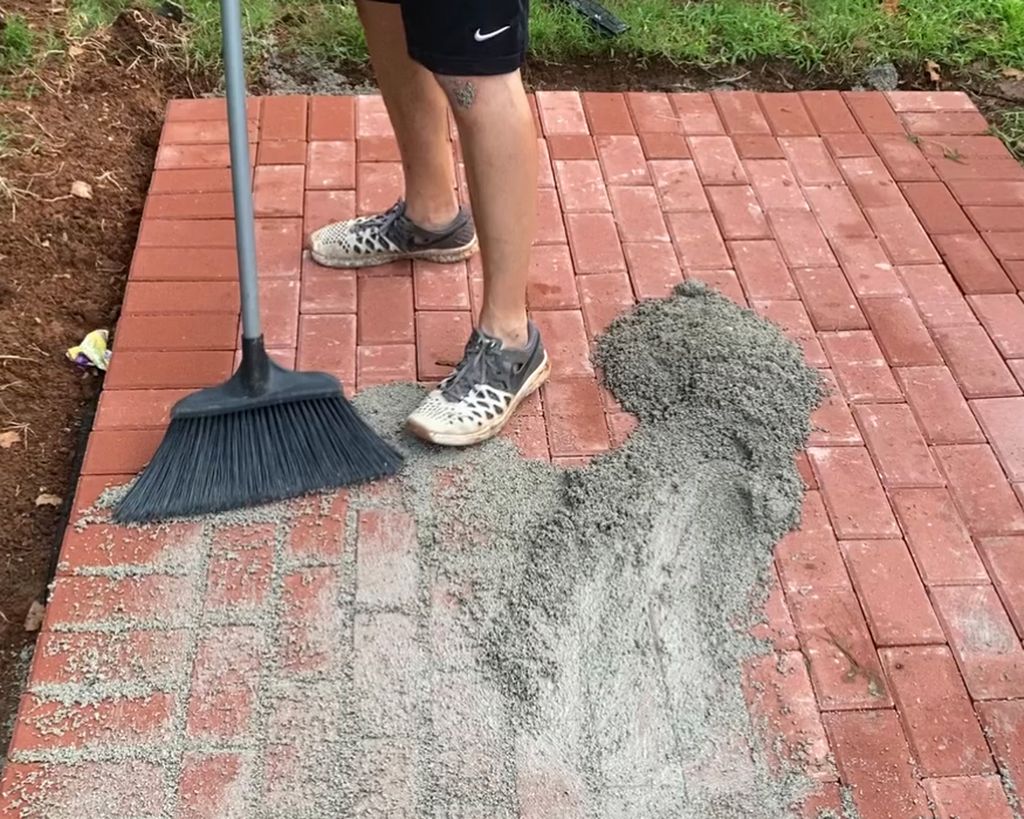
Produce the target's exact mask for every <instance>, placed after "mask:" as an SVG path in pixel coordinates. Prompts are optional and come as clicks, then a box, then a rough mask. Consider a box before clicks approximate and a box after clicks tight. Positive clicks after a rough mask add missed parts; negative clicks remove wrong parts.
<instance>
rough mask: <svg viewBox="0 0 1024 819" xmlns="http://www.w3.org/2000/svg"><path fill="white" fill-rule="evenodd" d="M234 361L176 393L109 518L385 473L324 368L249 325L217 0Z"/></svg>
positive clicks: (249, 270) (234, 139)
mask: <svg viewBox="0 0 1024 819" xmlns="http://www.w3.org/2000/svg"><path fill="white" fill-rule="evenodd" d="M220 8H221V25H222V28H223V31H222V35H223V46H224V67H225V71H226V79H227V107H228V134H229V136H228V138H229V142H230V148H231V184H232V191H233V198H234V205H235V239H236V243H237V248H238V277H239V281H240V283H241V296H242V362H241V365H240V366H239V368H238V370H237V371H236V372H235V374H234V375H233V376H232V377H231V379H230V380H228V381H227V382H225V383H224V384H221V385H220V386H217V387H211V388H208V389H205V390H200V391H199V392H197V393H194V394H192V395H189V396H187V397H185V398H183V399H182V400H181V401H179V402H178V403H177V404H176V405H175V406H174V408H173V410H172V411H171V423H170V426H169V427H168V429H167V434H166V435H165V436H164V439H163V441H162V442H161V444H160V447H159V449H158V450H157V451H156V454H155V455H154V456H153V459H152V460H151V461H150V463H149V465H148V466H147V467H146V468H145V470H144V471H143V472H142V474H141V475H140V476H139V478H138V480H137V481H136V482H135V484H134V485H133V486H132V487H131V489H130V490H129V491H128V494H127V495H126V496H125V497H124V499H123V500H122V501H121V503H120V504H119V505H118V506H117V508H116V509H115V511H114V520H115V521H117V522H124V523H130V522H146V521H154V520H163V519H167V518H175V517H185V516H191V515H197V514H206V513H211V512H222V511H226V510H229V509H237V508H242V507H246V506H253V505H256V504H259V503H266V502H269V501H275V500H282V499H285V498H291V497H296V496H298V495H303V494H307V493H310V492H316V491H319V490H323V489H333V488H337V487H340V486H346V485H348V484H353V483H361V482H364V481H369V480H374V479H376V478H381V477H384V476H386V475H393V474H394V473H395V472H397V471H398V469H399V468H400V466H401V463H402V460H401V456H400V455H399V454H398V453H397V452H396V451H395V450H394V449H392V448H391V447H390V446H389V445H388V444H387V443H385V442H384V441H383V440H382V439H381V438H380V437H379V436H378V435H377V434H376V433H375V432H374V431H373V430H372V429H370V427H369V426H368V425H367V424H366V423H365V422H364V421H363V420H362V419H361V418H360V417H359V416H358V415H357V414H356V411H355V409H354V408H353V407H352V405H351V404H349V402H348V401H346V400H345V396H344V395H343V393H342V391H341V384H340V383H339V382H338V381H337V379H335V378H334V377H332V376H330V375H328V374H327V373H299V372H293V371H291V370H286V369H284V368H283V367H280V366H278V365H277V364H276V363H275V362H273V361H271V360H270V357H269V356H268V355H267V351H266V348H265V347H264V344H263V334H262V330H261V326H260V309H259V291H258V282H257V276H256V238H255V228H254V225H253V204H252V193H251V188H250V178H249V140H248V133H247V124H246V109H245V101H246V91H245V71H244V65H243V57H242V23H241V10H240V8H239V0H221V4H220Z"/></svg>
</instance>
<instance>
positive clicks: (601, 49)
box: [0, 0, 1024, 79]
mask: <svg viewBox="0 0 1024 819" xmlns="http://www.w3.org/2000/svg"><path fill="white" fill-rule="evenodd" d="M160 2H161V0H69V2H68V21H67V32H66V33H67V36H68V37H69V38H71V39H76V38H81V37H85V36H88V35H89V34H91V33H94V32H96V31H98V30H101V29H103V28H104V27H106V26H108V25H109V24H110V23H111V22H112V21H113V20H114V19H115V18H116V17H117V15H118V14H120V13H121V12H122V11H124V10H125V9H126V8H130V7H140V6H141V7H149V8H157V7H158V6H159V4H160ZM179 2H180V3H181V5H182V7H183V8H184V11H185V16H186V27H187V28H186V31H187V54H186V57H187V60H188V63H189V65H190V66H191V67H193V68H196V69H198V70H200V71H216V69H217V68H218V67H219V62H220V12H219V5H218V0H179ZM606 4H607V6H608V7H609V8H610V9H612V10H613V11H615V12H616V13H617V14H618V15H619V16H620V17H622V18H623V19H624V20H625V21H626V22H627V23H628V24H629V26H630V29H629V31H628V32H627V33H626V34H624V35H623V36H621V37H618V38H614V39H608V38H603V37H600V36H599V35H597V34H596V33H594V32H593V31H592V30H591V29H590V27H589V26H588V25H587V23H586V22H585V21H583V20H582V19H580V18H579V17H578V16H577V15H576V14H575V13H574V12H572V11H571V10H570V9H569V8H568V7H567V6H566V5H565V4H563V3H561V2H559V0H534V3H533V11H532V53H533V56H534V57H535V58H539V59H542V60H548V61H553V62H561V61H566V60H571V59H574V58H579V57H598V58H600V57H607V58H621V59H626V60H632V61H638V62H645V61H655V60H656V61H661V62H669V63H675V64H689V65H693V64H697V65H701V66H704V67H706V68H722V69H726V68H728V67H730V66H734V65H737V64H742V63H749V62H753V61H757V60H765V59H772V60H783V61H786V62H789V63H791V64H793V65H795V66H796V67H798V68H801V69H804V70H810V71H817V72H823V73H825V74H828V75H831V76H834V77H836V78H842V79H849V78H854V77H856V75H857V74H858V73H859V72H860V71H862V70H863V69H864V68H866V67H867V66H869V65H871V64H874V63H878V62H882V61H889V60H891V61H894V62H896V63H898V64H900V65H901V66H903V67H905V68H911V69H917V70H922V69H923V67H924V65H925V63H926V62H927V61H934V62H935V63H937V64H939V65H940V66H941V67H942V69H943V71H944V73H946V72H949V73H955V72H956V71H958V70H960V69H963V68H965V67H972V68H977V67H978V65H979V64H983V65H984V66H985V67H991V68H1024V0H943V2H938V0H900V3H899V6H898V11H897V13H895V14H889V13H886V12H885V11H884V9H883V7H882V3H881V0H606ZM243 10H244V15H245V28H246V34H247V37H248V41H249V42H248V46H249V55H250V59H251V61H252V62H253V64H254V65H258V63H259V60H260V59H261V58H262V57H265V56H266V55H268V54H269V53H271V51H273V50H275V49H277V50H281V51H284V52H286V53H294V54H302V55H306V56H309V57H312V58H314V59H320V60H328V61H332V62H341V63H351V62H363V61H365V59H366V43H365V40H364V38H363V33H362V29H361V28H360V26H359V21H358V17H357V15H356V12H355V7H354V4H353V2H352V0H244V3H243ZM36 47H38V45H36ZM32 48H33V37H32V32H31V31H30V30H29V28H28V26H27V25H26V24H25V21H24V20H23V19H20V18H18V17H16V16H15V17H11V18H9V19H8V21H7V24H6V26H4V27H3V29H2V30H0V74H10V73H13V71H14V70H16V69H17V68H18V67H19V66H21V65H24V64H25V62H26V61H27V60H31V53H32Z"/></svg>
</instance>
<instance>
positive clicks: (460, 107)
mask: <svg viewBox="0 0 1024 819" xmlns="http://www.w3.org/2000/svg"><path fill="white" fill-rule="evenodd" d="M434 78H435V79H436V80H437V82H438V85H440V86H441V88H442V89H444V93H445V96H446V97H448V103H449V104H450V105H451V107H452V110H453V111H454V112H455V114H456V116H458V115H460V114H462V113H463V112H466V111H469V110H471V109H472V108H473V106H474V105H476V101H477V97H478V96H479V94H480V80H481V78H480V77H456V76H452V75H450V74H434Z"/></svg>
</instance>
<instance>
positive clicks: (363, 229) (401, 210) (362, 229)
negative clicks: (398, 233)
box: [352, 199, 405, 236]
mask: <svg viewBox="0 0 1024 819" xmlns="http://www.w3.org/2000/svg"><path fill="white" fill-rule="evenodd" d="M404 215H405V201H404V200H402V199H399V200H398V201H397V202H395V204H393V205H392V206H391V207H390V208H388V209H387V210H386V211H384V212H383V213H378V214H376V215H375V216H367V217H366V218H364V219H360V220H359V221H357V222H356V223H355V224H354V225H353V226H352V232H353V233H370V232H373V233H380V234H383V235H385V236H387V235H389V232H390V230H391V227H392V226H393V225H394V224H395V222H397V221H398V220H399V219H400V218H401V217H402V216H404Z"/></svg>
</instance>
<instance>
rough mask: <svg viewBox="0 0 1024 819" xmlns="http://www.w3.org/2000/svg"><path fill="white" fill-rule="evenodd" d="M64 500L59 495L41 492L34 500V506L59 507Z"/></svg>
mask: <svg viewBox="0 0 1024 819" xmlns="http://www.w3.org/2000/svg"><path fill="white" fill-rule="evenodd" d="M63 502H64V500H63V499H62V498H61V497H60V496H59V495H51V494H50V493H49V492H43V493H42V494H40V495H39V496H38V497H37V498H36V506H60V505H61V504H62V503H63Z"/></svg>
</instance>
